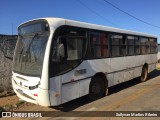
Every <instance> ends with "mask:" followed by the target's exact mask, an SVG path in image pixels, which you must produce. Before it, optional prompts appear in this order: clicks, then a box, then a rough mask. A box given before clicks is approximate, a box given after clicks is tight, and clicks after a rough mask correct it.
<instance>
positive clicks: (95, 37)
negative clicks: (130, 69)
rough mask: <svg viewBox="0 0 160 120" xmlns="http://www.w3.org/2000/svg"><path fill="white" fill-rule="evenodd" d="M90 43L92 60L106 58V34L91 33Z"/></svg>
mask: <svg viewBox="0 0 160 120" xmlns="http://www.w3.org/2000/svg"><path fill="white" fill-rule="evenodd" d="M90 43H91V50H92V54H93V56H94V58H102V57H108V38H107V34H105V33H99V32H91V33H90Z"/></svg>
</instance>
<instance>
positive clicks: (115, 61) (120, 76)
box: [110, 57, 126, 85]
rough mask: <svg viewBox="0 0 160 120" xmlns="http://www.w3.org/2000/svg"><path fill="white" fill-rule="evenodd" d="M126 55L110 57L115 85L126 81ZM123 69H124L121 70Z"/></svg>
mask: <svg viewBox="0 0 160 120" xmlns="http://www.w3.org/2000/svg"><path fill="white" fill-rule="evenodd" d="M124 61H125V57H118V58H111V59H110V63H111V64H110V72H112V73H113V85H116V84H119V83H122V82H124V71H123V70H124V69H126V64H125V63H124ZM121 70H122V71H121Z"/></svg>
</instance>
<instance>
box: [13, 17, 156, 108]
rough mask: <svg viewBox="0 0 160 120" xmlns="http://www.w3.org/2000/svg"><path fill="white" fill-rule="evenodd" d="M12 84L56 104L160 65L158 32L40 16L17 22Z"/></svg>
mask: <svg viewBox="0 0 160 120" xmlns="http://www.w3.org/2000/svg"><path fill="white" fill-rule="evenodd" d="M18 35H19V38H18V41H17V44H16V49H15V53H14V58H13V73H12V74H13V76H12V84H13V89H14V91H15V93H16V94H17V96H18V97H19V98H21V99H23V100H25V101H27V102H31V103H35V104H38V105H42V106H57V105H60V104H62V103H66V102H68V101H71V100H73V99H76V98H79V97H81V96H84V95H87V94H88V96H89V98H90V99H91V100H96V99H99V98H101V97H103V96H105V95H106V94H107V92H108V87H111V86H114V85H117V84H119V83H122V82H125V81H128V80H131V79H133V78H135V77H138V76H141V77H140V78H141V81H146V80H147V75H148V73H149V72H151V71H153V70H154V69H155V68H156V62H157V37H156V36H153V35H148V34H144V33H139V32H134V31H128V30H122V29H117V28H111V27H105V26H100V25H94V24H88V23H83V22H78V21H73V20H67V19H62V18H41V19H36V20H32V21H28V22H26V23H23V24H21V25H20V26H19V27H18Z"/></svg>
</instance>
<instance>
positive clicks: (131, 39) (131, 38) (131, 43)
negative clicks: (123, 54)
mask: <svg viewBox="0 0 160 120" xmlns="http://www.w3.org/2000/svg"><path fill="white" fill-rule="evenodd" d="M135 39H137V37H134V36H127V42H128V55H134V51H135V50H134V49H135V47H134V41H135Z"/></svg>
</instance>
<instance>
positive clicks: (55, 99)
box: [49, 76, 62, 105]
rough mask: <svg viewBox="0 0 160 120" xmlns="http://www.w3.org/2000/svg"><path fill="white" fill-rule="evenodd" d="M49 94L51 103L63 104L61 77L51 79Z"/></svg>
mask: <svg viewBox="0 0 160 120" xmlns="http://www.w3.org/2000/svg"><path fill="white" fill-rule="evenodd" d="M49 95H50V103H51V105H59V104H61V96H62V95H61V77H60V76H58V77H53V78H50V79H49Z"/></svg>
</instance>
